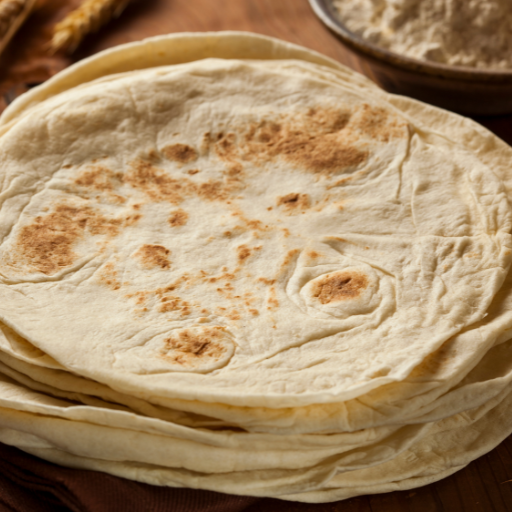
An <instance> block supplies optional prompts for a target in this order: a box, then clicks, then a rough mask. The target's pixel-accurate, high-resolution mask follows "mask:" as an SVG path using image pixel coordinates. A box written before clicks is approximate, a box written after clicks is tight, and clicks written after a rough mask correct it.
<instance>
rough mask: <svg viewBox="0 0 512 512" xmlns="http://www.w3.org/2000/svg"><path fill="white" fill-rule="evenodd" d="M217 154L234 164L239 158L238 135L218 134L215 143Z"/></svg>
mask: <svg viewBox="0 0 512 512" xmlns="http://www.w3.org/2000/svg"><path fill="white" fill-rule="evenodd" d="M215 152H216V153H217V155H218V156H219V157H220V158H222V159H223V160H226V161H228V162H232V161H233V160H234V159H235V158H236V157H237V156H238V151H237V147H236V135H235V134H234V133H227V134H224V133H222V132H221V133H219V134H217V142H216V143H215Z"/></svg>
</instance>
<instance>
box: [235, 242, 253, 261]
mask: <svg viewBox="0 0 512 512" xmlns="http://www.w3.org/2000/svg"><path fill="white" fill-rule="evenodd" d="M237 253H238V261H239V262H240V263H242V262H243V261H245V260H246V259H247V258H248V257H249V256H250V255H251V250H250V249H249V247H247V246H246V245H241V246H240V247H238V248H237Z"/></svg>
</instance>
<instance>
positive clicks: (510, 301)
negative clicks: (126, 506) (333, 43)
mask: <svg viewBox="0 0 512 512" xmlns="http://www.w3.org/2000/svg"><path fill="white" fill-rule="evenodd" d="M0 133H1V136H0V173H1V175H2V181H1V193H0V208H1V209H0V237H1V244H0V319H1V322H2V323H1V324H0V326H1V333H2V336H1V337H0V372H1V382H0V384H1V385H0V407H1V409H0V426H1V429H0V441H2V442H4V443H7V444H11V445H14V446H17V447H19V448H21V449H23V450H25V451H27V452H29V453H32V454H35V455H37V456H40V457H42V458H44V459H46V460H50V461H53V462H57V463H59V464H63V465H66V466H70V467H79V468H87V469H95V470H100V471H104V472H107V473H110V474H114V475H119V476H123V477H127V478H131V479H134V480H138V481H142V482H148V483H151V484H156V485H167V486H186V487H191V488H200V489H211V490H216V491H221V492H227V493H232V494H246V495H254V496H272V497H278V498H282V499H288V500H296V501H305V502H325V501H333V500H339V499H344V498H348V497H351V496H355V495H360V494H368V493H377V492H386V491H391V490H395V489H408V488H412V487H417V486H420V485H424V484H426V483H429V482H433V481H436V480H439V479H441V478H443V477H444V476H447V475H449V474H451V473H453V472H455V471H457V470H458V469H460V468H462V467H464V466H465V465H466V464H468V463H469V462H470V461H471V460H473V459H475V458H477V457H478V456H480V455H482V454H484V453H486V452H487V451H489V450H490V449H492V448H493V447H494V446H496V445H497V444H498V443H500V442H501V441H502V440H503V439H504V438H505V437H506V436H508V435H509V434H510V432H512V421H511V419H512V394H511V393H510V392H511V390H512V388H511V386H512V384H511V383H510V382H511V380H512V340H511V338H512V330H511V329H512V290H511V287H510V282H511V280H512V276H511V275H510V273H509V268H510V263H511V261H512V250H511V246H512V245H511V236H510V230H511V219H512V216H511V206H510V203H509V198H510V197H512V174H511V172H510V170H509V162H510V161H511V157H512V150H511V149H510V148H509V147H508V146H507V145H506V144H505V143H503V142H502V141H500V140H499V139H497V138H496V137H495V136H493V135H492V134H490V133H489V132H487V131H486V130H484V129H483V128H481V127H480V126H478V125H476V124H475V123H473V122H472V121H470V120H467V119H464V118H462V117H459V116H456V115H454V114H450V113H448V112H445V111H442V110H439V109H436V108H433V107H430V106H427V105H424V104H422V103H419V102H416V101H413V100H410V99H406V98H403V97H398V96H392V95H389V94H387V93H385V92H383V91H381V90H379V89H378V88H377V87H376V86H375V85H373V84H372V83H370V82H369V81H367V80H366V79H364V78H363V77H361V76H359V75H357V74H356V73H354V72H352V71H350V70H348V69H347V68H344V67H342V66H341V65H339V64H337V63H335V62H333V61H331V60H329V59H327V58H325V57H322V56H321V55H318V54H315V53H313V52H310V51H308V50H305V49H303V48H300V47H297V46H293V45H290V44H287V43H283V42H280V41H277V40H274V39H270V38H266V37H262V36H255V35H249V34H244V33H218V34H201V35H196V34H180V35H175V36H165V37H158V38H153V39H149V40H146V41H143V42H140V43H134V44H130V45H125V46H121V47H118V48H116V49H113V50H110V51H107V52H103V53H101V54H99V55H97V56H95V57H92V58H90V59H87V60H85V61H83V62H81V63H79V64H77V65H75V66H72V67H71V68H69V69H68V70H66V71H64V72H62V73H60V74H59V75H57V76H56V77H55V78H53V79H52V80H50V81H49V82H47V83H46V84H44V85H43V86H40V87H38V88H36V89H34V90H33V91H31V92H30V93H27V94H26V95H24V96H23V97H21V98H20V99H19V100H17V101H16V102H15V103H14V104H12V105H11V106H10V107H9V108H8V109H7V111H6V112H5V113H4V114H3V116H2V118H1V119H0Z"/></svg>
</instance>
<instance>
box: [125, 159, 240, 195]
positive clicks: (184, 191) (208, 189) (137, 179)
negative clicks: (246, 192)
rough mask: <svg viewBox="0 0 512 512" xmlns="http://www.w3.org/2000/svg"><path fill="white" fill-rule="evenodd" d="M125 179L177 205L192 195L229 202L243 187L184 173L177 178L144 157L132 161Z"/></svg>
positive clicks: (140, 188) (134, 185)
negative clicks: (197, 180)
mask: <svg viewBox="0 0 512 512" xmlns="http://www.w3.org/2000/svg"><path fill="white" fill-rule="evenodd" d="M124 181H125V182H126V183H128V184H130V185H131V186H132V187H134V188H136V189H139V190H141V191H143V192H144V193H146V194H147V195H148V196H149V197H150V198H151V199H152V200H153V201H169V202H170V203H173V204H179V203H181V202H182V201H183V200H184V199H185V198H186V197H190V196H199V197H200V198H202V199H205V200H208V201H226V200H227V199H229V198H230V197H232V196H233V195H234V194H235V193H236V192H237V191H238V190H239V189H240V184H239V183H233V182H224V181H218V180H209V181H206V182H203V183H194V182H192V181H190V180H189V179H188V178H186V177H184V176H182V177H180V178H179V179H176V178H174V177H172V176H171V175H170V174H169V173H167V172H166V171H164V170H163V169H159V168H158V167H155V166H154V165H153V164H151V163H150V162H147V161H144V160H135V161H134V162H132V163H131V169H130V170H129V172H128V173H126V175H125V176H124Z"/></svg>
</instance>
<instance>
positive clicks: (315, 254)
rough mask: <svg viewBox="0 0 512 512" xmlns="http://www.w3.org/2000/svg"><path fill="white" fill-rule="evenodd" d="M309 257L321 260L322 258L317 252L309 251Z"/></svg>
mask: <svg viewBox="0 0 512 512" xmlns="http://www.w3.org/2000/svg"><path fill="white" fill-rule="evenodd" d="M308 256H309V257H310V258H312V259H316V258H319V257H320V256H321V254H319V253H318V252H316V251H308Z"/></svg>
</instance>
